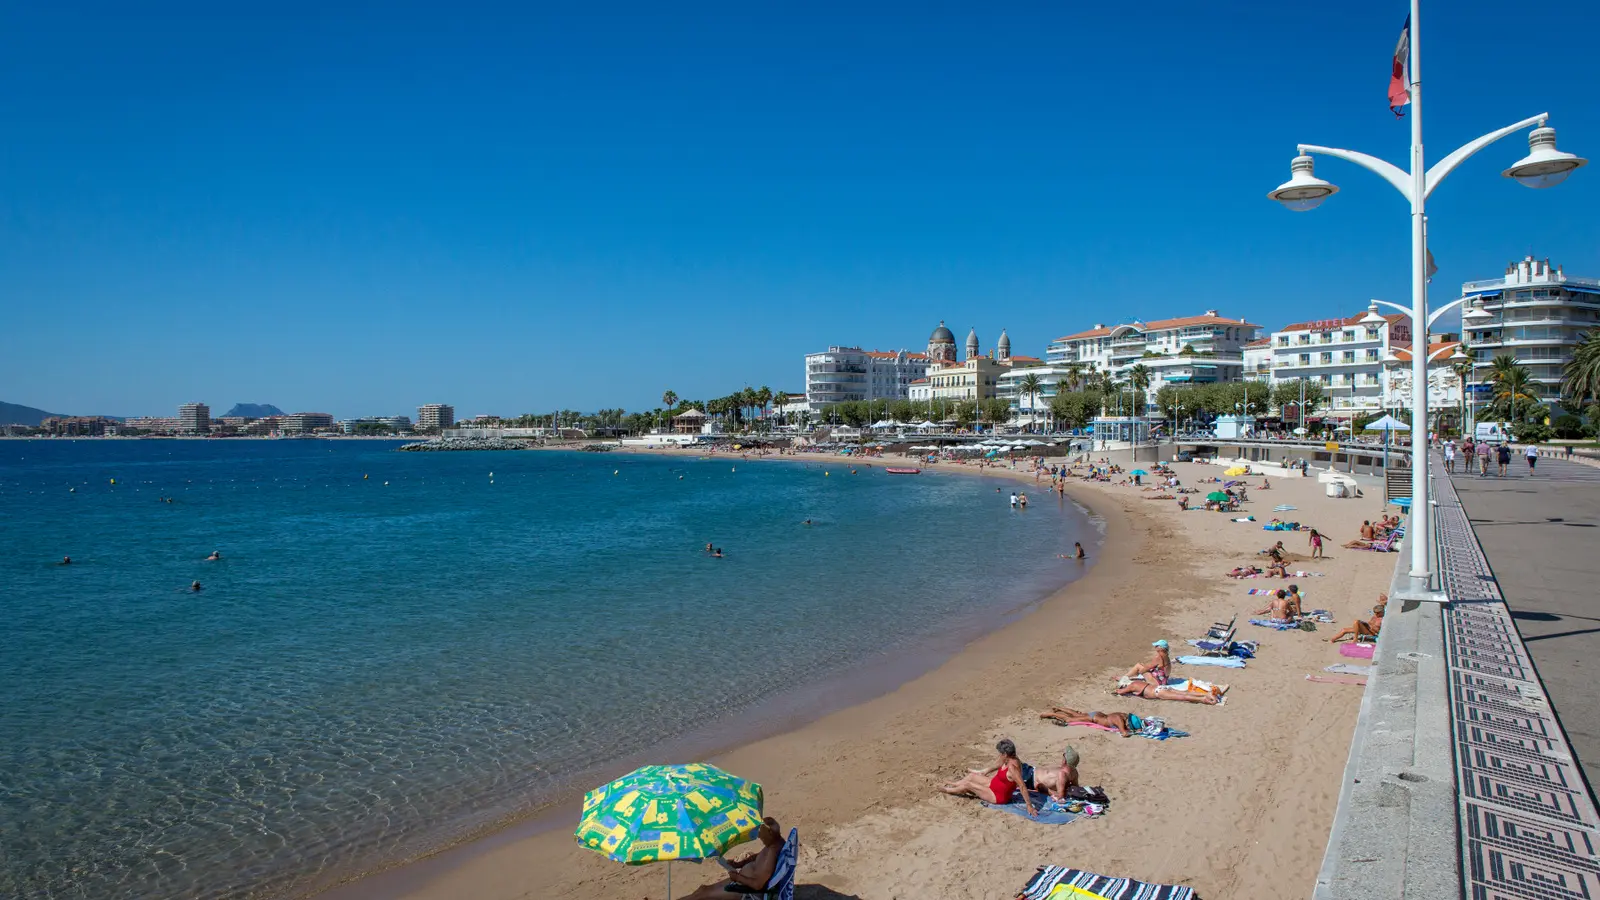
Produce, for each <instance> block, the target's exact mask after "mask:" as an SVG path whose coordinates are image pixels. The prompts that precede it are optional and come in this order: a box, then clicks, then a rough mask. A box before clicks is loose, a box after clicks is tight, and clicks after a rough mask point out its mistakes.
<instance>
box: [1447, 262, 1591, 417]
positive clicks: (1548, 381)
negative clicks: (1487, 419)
mask: <svg viewBox="0 0 1600 900" xmlns="http://www.w3.org/2000/svg"><path fill="white" fill-rule="evenodd" d="M1461 294H1462V296H1463V297H1464V298H1466V299H1465V302H1464V303H1463V304H1462V313H1461V329H1462V332H1463V336H1464V338H1465V340H1466V343H1467V346H1468V351H1467V352H1468V355H1470V356H1471V357H1472V364H1473V369H1472V374H1471V376H1469V379H1468V383H1467V389H1468V391H1469V392H1470V393H1471V395H1472V398H1473V400H1474V401H1475V402H1483V401H1485V400H1487V399H1488V394H1489V391H1488V388H1489V383H1488V375H1489V366H1490V363H1491V361H1492V360H1493V359H1494V358H1495V357H1496V356H1500V355H1502V354H1505V355H1510V356H1511V357H1512V358H1514V359H1515V360H1516V361H1517V362H1518V363H1520V364H1521V365H1523V366H1524V367H1526V368H1527V370H1528V374H1529V375H1530V376H1531V377H1532V380H1533V383H1534V384H1535V385H1536V386H1537V387H1536V389H1537V390H1538V392H1539V395H1540V397H1541V398H1543V399H1544V400H1545V401H1546V402H1550V401H1553V400H1554V399H1555V398H1557V397H1559V396H1560V394H1561V370H1562V368H1563V367H1564V366H1566V364H1567V363H1569V362H1571V361H1572V351H1573V349H1574V348H1575V347H1576V346H1577V344H1578V340H1579V339H1580V338H1581V337H1582V336H1583V335H1584V334H1585V333H1586V332H1589V331H1592V330H1594V329H1596V328H1600V279H1595V278H1577V277H1574V276H1571V275H1567V274H1566V273H1565V272H1563V271H1562V269H1561V267H1560V266H1555V267H1554V268H1552V267H1551V265H1550V260H1548V259H1545V260H1537V259H1534V258H1533V257H1532V256H1527V257H1524V258H1523V259H1522V260H1521V261H1520V262H1513V263H1511V264H1509V265H1507V266H1506V271H1505V274H1503V275H1502V276H1500V277H1499V278H1489V279H1484V280H1482V281H1468V282H1466V283H1464V284H1463V285H1461Z"/></svg>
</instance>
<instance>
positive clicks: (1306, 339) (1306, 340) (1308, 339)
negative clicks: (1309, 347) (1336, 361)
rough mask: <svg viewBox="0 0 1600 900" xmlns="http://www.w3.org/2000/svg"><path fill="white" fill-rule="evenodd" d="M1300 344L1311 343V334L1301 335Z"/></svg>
mask: <svg viewBox="0 0 1600 900" xmlns="http://www.w3.org/2000/svg"><path fill="white" fill-rule="evenodd" d="M1300 343H1302V344H1309V343H1311V335H1309V334H1302V335H1300Z"/></svg>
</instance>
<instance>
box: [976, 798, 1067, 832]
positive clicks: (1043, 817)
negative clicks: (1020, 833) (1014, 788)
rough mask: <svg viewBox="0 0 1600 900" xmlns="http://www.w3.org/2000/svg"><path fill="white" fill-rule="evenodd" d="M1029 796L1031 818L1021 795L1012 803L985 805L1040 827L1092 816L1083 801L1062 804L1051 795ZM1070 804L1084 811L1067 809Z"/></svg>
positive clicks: (1063, 823)
mask: <svg viewBox="0 0 1600 900" xmlns="http://www.w3.org/2000/svg"><path fill="white" fill-rule="evenodd" d="M1028 796H1030V797H1032V798H1033V808H1034V815H1031V816H1030V815H1028V807H1027V806H1026V805H1025V804H1023V802H1022V797H1021V795H1020V794H1019V795H1018V796H1017V798H1016V799H1015V800H1012V801H1011V802H1010V803H1001V804H995V803H984V804H983V805H984V806H985V807H987V808H989V809H998V810H1000V811H1001V812H1006V813H1010V814H1012V815H1013V816H1018V817H1020V818H1023V819H1027V820H1028V821H1029V822H1037V823H1039V824H1040V825H1070V824H1072V823H1073V822H1076V821H1078V820H1079V819H1082V818H1084V817H1085V816H1088V815H1091V813H1090V812H1089V811H1088V810H1089V806H1088V804H1085V803H1083V801H1081V800H1068V801H1067V802H1066V803H1062V802H1061V801H1059V800H1056V799H1055V798H1054V797H1051V796H1050V795H1049V794H1042V793H1040V792H1038V791H1029V792H1028ZM1069 804H1074V805H1077V806H1079V807H1082V809H1083V810H1084V811H1083V812H1073V811H1072V810H1070V809H1068V808H1067V806H1068V805H1069Z"/></svg>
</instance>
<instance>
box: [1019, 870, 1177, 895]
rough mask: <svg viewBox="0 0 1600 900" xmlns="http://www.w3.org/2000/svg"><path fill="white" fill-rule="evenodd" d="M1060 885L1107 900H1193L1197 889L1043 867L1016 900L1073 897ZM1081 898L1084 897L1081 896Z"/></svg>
mask: <svg viewBox="0 0 1600 900" xmlns="http://www.w3.org/2000/svg"><path fill="white" fill-rule="evenodd" d="M1060 886H1067V887H1074V888H1080V889H1082V890H1085V891H1088V892H1089V893H1090V895H1092V896H1096V897H1105V898H1107V900H1194V888H1187V887H1182V886H1180V885H1176V884H1154V883H1151V882H1145V881H1134V880H1133V879H1131V878H1114V877H1112V876H1110V875H1097V874H1095V873H1093V872H1085V871H1083V870H1082V869H1069V868H1067V867H1066V866H1040V867H1039V871H1038V873H1037V874H1035V875H1034V876H1033V877H1032V878H1030V879H1029V880H1028V883H1027V884H1026V885H1024V886H1023V888H1022V893H1020V894H1018V895H1017V900H1066V898H1073V895H1072V893H1071V892H1065V893H1056V888H1057V887H1060ZM1052 895H1054V896H1052ZM1078 896H1079V897H1081V896H1082V894H1079V895H1078ZM1073 900H1076V898H1073Z"/></svg>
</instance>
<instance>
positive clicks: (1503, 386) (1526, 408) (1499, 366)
mask: <svg viewBox="0 0 1600 900" xmlns="http://www.w3.org/2000/svg"><path fill="white" fill-rule="evenodd" d="M1489 383H1490V384H1491V385H1493V392H1492V394H1491V396H1492V397H1493V399H1492V400H1490V402H1489V408H1490V409H1491V410H1492V411H1493V413H1494V414H1495V415H1497V416H1500V417H1501V418H1503V419H1505V420H1507V421H1510V422H1520V421H1522V420H1523V419H1524V418H1526V417H1527V416H1528V415H1529V414H1530V413H1531V412H1533V410H1534V409H1535V408H1537V407H1538V406H1539V394H1538V387H1537V386H1536V385H1535V384H1534V383H1533V377H1532V376H1531V375H1529V374H1528V370H1527V368H1526V367H1525V366H1523V365H1522V364H1520V363H1518V362H1517V360H1516V357H1514V356H1512V355H1511V354H1509V353H1502V354H1500V355H1499V356H1496V357H1495V358H1494V359H1493V360H1492V361H1491V362H1490V363H1489Z"/></svg>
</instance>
